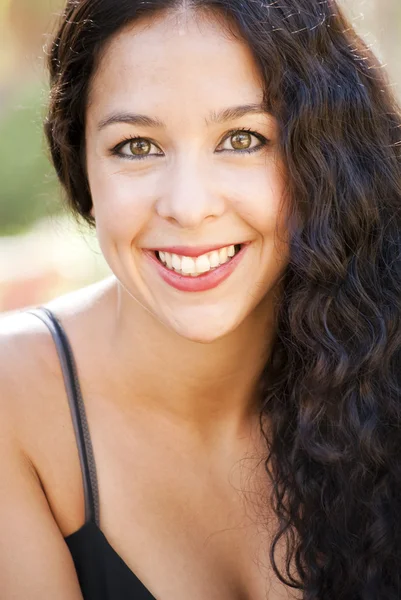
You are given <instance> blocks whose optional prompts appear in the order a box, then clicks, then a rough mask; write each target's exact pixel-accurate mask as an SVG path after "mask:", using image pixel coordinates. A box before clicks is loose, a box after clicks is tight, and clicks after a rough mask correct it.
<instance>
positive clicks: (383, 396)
mask: <svg viewBox="0 0 401 600" xmlns="http://www.w3.org/2000/svg"><path fill="white" fill-rule="evenodd" d="M183 7H184V8H189V7H190V9H191V10H204V11H212V12H213V14H218V15H220V16H221V17H222V19H223V20H224V22H226V23H227V24H229V27H230V28H231V30H232V34H233V35H239V36H240V37H241V38H242V39H243V40H245V42H246V43H247V45H248V46H249V48H250V49H251V51H252V53H253V56H254V58H255V61H256V63H257V65H258V67H259V69H260V73H261V75H262V77H263V81H264V86H265V89H264V97H265V100H264V102H265V105H266V109H267V110H268V111H269V112H271V113H272V114H273V115H274V117H275V118H276V119H277V121H278V124H279V130H280V140H279V146H280V150H281V153H282V156H283V159H284V164H285V168H286V175H287V186H288V192H289V201H290V206H291V211H292V216H293V217H294V219H293V222H294V223H295V224H296V226H294V231H293V232H291V241H290V259H289V264H288V268H287V269H286V272H285V274H284V276H283V282H284V293H283V298H282V302H281V304H280V307H279V311H278V318H277V335H276V337H275V340H274V344H273V347H272V351H271V355H270V358H269V360H268V364H266V366H265V368H264V371H263V373H262V376H261V380H260V388H261V392H262V397H263V402H262V406H261V411H260V415H261V419H260V423H261V429H262V432H263V434H264V436H265V439H266V446H267V458H266V461H265V466H266V471H267V473H268V475H269V477H270V479H271V482H272V490H273V491H272V494H271V497H270V498H269V501H270V502H271V505H272V507H273V509H274V511H275V514H276V516H277V517H278V530H277V531H276V533H275V535H274V537H273V540H272V543H271V547H270V554H269V556H270V560H271V562H272V565H273V568H274V570H275V572H276V575H277V576H278V577H279V579H280V580H281V581H282V582H284V583H285V584H287V585H288V586H291V587H293V588H298V589H300V590H303V594H304V599H305V600H378V599H380V600H384V599H385V600H399V599H400V598H401V327H400V316H401V294H400V291H401V164H400V163H401V161H400V156H401V154H400V153H401V111H400V108H399V106H398V105H397V102H396V100H395V98H394V96H393V95H392V94H391V92H390V89H389V84H388V80H387V78H386V75H385V72H384V71H383V68H382V65H381V64H380V62H379V61H378V60H377V59H376V58H375V56H374V55H373V54H372V52H371V51H370V49H368V47H367V46H366V44H365V43H364V42H363V41H362V40H361V39H360V37H359V36H358V35H357V34H356V32H355V31H354V29H353V28H352V27H351V25H350V23H349V22H347V20H346V18H345V17H344V15H343V14H342V12H341V10H340V9H339V7H338V6H337V4H336V2H335V1H334V0H326V1H318V0H280V1H277V0H190V2H189V4H188V1H187V2H185V0H147V1H146V2H143V1H142V0H121V1H120V2H119V3H118V10H117V9H116V7H115V1H114V0H68V2H67V5H66V8H65V11H64V14H63V15H62V19H61V23H60V26H59V30H58V32H57V33H56V35H55V37H54V40H53V42H52V44H51V47H50V51H49V60H48V66H49V69H50V79H51V94H50V106H49V112H48V116H47V119H46V122H45V131H46V135H47V139H48V142H49V146H50V151H51V155H52V159H53V162H54V165H55V168H56V171H57V173H58V176H59V178H60V181H61V183H62V185H63V186H64V188H65V191H66V195H67V198H68V200H69V203H70V205H71V207H72V208H73V210H74V211H75V212H76V213H78V214H79V215H81V216H82V217H84V218H85V219H86V220H87V221H89V222H92V218H91V216H90V211H91V207H92V200H91V195H90V188H89V185H88V181H87V176H86V171H85V164H84V163H85V161H84V154H85V139H84V127H85V111H86V108H87V103H88V95H89V86H90V82H91V79H92V77H93V74H94V72H95V70H96V67H97V64H98V60H99V57H100V56H101V52H102V50H103V49H104V48H105V44H106V41H108V40H109V38H110V36H112V35H113V34H115V33H116V32H118V31H119V30H120V29H121V28H122V27H124V26H126V25H127V24H128V23H130V22H131V21H133V20H135V19H138V18H139V17H141V16H143V15H151V14H156V13H160V12H161V11H165V10H169V11H171V10H176V9H180V8H183ZM267 416H268V419H269V431H267V427H266V425H265V424H266V418H265V417H267ZM281 541H284V542H285V548H286V561H285V573H281V572H280V570H279V569H278V567H277V564H276V559H275V556H276V551H277V545H278V543H279V542H281Z"/></svg>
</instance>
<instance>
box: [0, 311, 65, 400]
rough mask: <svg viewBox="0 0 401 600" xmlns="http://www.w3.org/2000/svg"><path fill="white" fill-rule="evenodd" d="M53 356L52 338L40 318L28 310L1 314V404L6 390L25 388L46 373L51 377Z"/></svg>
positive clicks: (46, 375)
mask: <svg viewBox="0 0 401 600" xmlns="http://www.w3.org/2000/svg"><path fill="white" fill-rule="evenodd" d="M52 359H54V347H53V344H52V339H51V337H50V336H49V334H48V330H47V328H46V326H45V325H44V323H42V322H41V321H40V319H38V318H37V317H36V316H34V315H33V314H31V313H29V312H28V311H27V312H14V313H6V314H3V315H1V316H0V382H1V387H2V390H3V393H2V394H1V395H0V404H3V403H4V399H5V395H4V394H5V393H7V392H13V393H15V392H18V391H21V390H25V389H26V388H27V386H28V385H29V384H30V383H33V382H34V381H38V380H40V379H41V378H42V377H43V376H44V377H50V376H51V375H52V372H53V369H52V362H53V360H52ZM1 398H2V399H3V402H1ZM3 408H4V407H3Z"/></svg>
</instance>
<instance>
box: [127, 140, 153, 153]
mask: <svg viewBox="0 0 401 600" xmlns="http://www.w3.org/2000/svg"><path fill="white" fill-rule="evenodd" d="M151 147H152V144H151V143H150V142H149V141H148V140H145V139H142V138H138V139H137V140H132V142H130V145H129V148H130V151H131V152H132V154H134V155H135V156H144V155H146V154H149V152H150V149H151Z"/></svg>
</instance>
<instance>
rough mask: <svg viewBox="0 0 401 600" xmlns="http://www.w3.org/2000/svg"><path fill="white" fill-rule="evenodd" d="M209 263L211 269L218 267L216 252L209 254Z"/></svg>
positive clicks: (217, 254) (218, 260)
mask: <svg viewBox="0 0 401 600" xmlns="http://www.w3.org/2000/svg"><path fill="white" fill-rule="evenodd" d="M209 261H210V266H211V267H212V269H213V268H214V267H218V266H220V257H219V253H218V252H217V250H214V251H213V252H211V253H210V254H209Z"/></svg>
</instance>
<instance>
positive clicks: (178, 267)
mask: <svg viewBox="0 0 401 600" xmlns="http://www.w3.org/2000/svg"><path fill="white" fill-rule="evenodd" d="M171 257H172V263H173V269H175V270H176V271H181V258H180V257H179V256H178V255H177V254H172V255H171Z"/></svg>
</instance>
